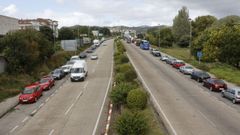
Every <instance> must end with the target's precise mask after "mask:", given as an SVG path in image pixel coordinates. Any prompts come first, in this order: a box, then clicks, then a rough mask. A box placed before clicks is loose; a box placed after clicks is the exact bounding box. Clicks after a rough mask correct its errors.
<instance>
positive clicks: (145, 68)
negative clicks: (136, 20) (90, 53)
mask: <svg viewBox="0 0 240 135" xmlns="http://www.w3.org/2000/svg"><path fill="white" fill-rule="evenodd" d="M125 46H126V49H127V54H128V56H129V58H130V60H131V61H132V63H133V65H134V67H135V68H136V70H137V72H138V73H139V78H140V79H142V81H143V84H144V85H145V87H146V89H147V90H148V91H149V93H150V95H151V98H152V101H153V103H154V106H155V107H156V108H157V111H158V113H159V114H160V115H161V116H162V117H163V119H164V122H165V125H166V127H167V128H168V129H169V131H170V134H173V135H239V134H240V128H239V125H240V113H239V112H240V110H239V105H230V104H231V102H230V101H228V100H226V99H223V98H221V97H220V94H219V93H216V92H210V91H209V90H207V89H206V88H204V87H202V85H201V84H200V83H198V82H196V81H193V80H191V79H190V77H188V76H186V75H183V74H181V73H179V71H177V70H176V69H173V68H172V67H171V66H169V65H167V64H165V63H164V62H161V61H160V60H159V58H156V57H153V56H152V55H151V54H150V53H149V51H144V50H141V49H140V48H139V47H137V46H135V45H130V44H126V43H125Z"/></svg>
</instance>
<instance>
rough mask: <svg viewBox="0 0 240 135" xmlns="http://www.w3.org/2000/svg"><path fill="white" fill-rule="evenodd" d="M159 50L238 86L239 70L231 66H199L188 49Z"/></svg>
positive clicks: (205, 64)
mask: <svg viewBox="0 0 240 135" xmlns="http://www.w3.org/2000/svg"><path fill="white" fill-rule="evenodd" d="M160 50H161V51H162V52H164V53H167V54H169V55H171V56H173V57H176V58H178V59H182V60H184V61H185V62H187V63H189V64H191V65H193V66H195V67H196V68H199V69H202V70H205V71H208V72H210V73H211V74H213V75H215V76H216V77H217V78H220V79H224V80H226V81H228V82H231V83H234V84H236V85H238V86H240V70H239V69H237V68H235V67H233V66H230V65H227V64H224V63H219V62H216V63H206V62H201V63H200V64H199V63H198V61H197V60H196V59H194V57H193V56H191V55H190V50H189V48H179V47H173V48H161V49H160Z"/></svg>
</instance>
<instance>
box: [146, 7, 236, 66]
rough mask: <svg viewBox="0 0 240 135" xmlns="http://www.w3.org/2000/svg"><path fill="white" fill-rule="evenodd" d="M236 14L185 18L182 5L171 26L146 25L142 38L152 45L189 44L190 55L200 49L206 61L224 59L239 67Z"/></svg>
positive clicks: (184, 8)
mask: <svg viewBox="0 0 240 135" xmlns="http://www.w3.org/2000/svg"><path fill="white" fill-rule="evenodd" d="M238 24H240V17H239V16H227V17H224V18H222V19H219V20H218V19H217V18H216V17H214V16H211V15H206V16H199V17H197V18H196V19H195V20H191V19H189V13H188V9H187V8H186V7H183V8H182V9H181V10H179V12H178V15H177V16H176V17H175V18H174V19H173V26H171V27H167V26H161V27H154V28H152V29H149V30H148V31H147V34H146V39H147V40H149V41H150V42H151V43H152V44H154V45H160V46H161V47H171V46H172V45H173V44H176V45H178V46H180V47H190V49H191V53H192V55H194V56H195V57H196V54H197V51H202V52H203V60H204V61H206V62H216V61H220V62H224V63H228V64H231V65H233V66H235V67H239V66H240V64H239V62H240V53H239V52H240V47H238V44H240V42H239V41H240V37H239V29H240V25H238ZM190 43H191V44H190Z"/></svg>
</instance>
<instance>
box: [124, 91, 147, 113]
mask: <svg viewBox="0 0 240 135" xmlns="http://www.w3.org/2000/svg"><path fill="white" fill-rule="evenodd" d="M146 105H147V95H146V93H145V92H143V91H142V90H140V89H135V90H131V91H130V92H129V94H128V96H127V106H128V107H129V108H130V109H137V110H138V109H140V110H142V109H144V108H145V107H146Z"/></svg>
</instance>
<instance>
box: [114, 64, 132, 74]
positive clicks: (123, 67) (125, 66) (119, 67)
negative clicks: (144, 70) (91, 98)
mask: <svg viewBox="0 0 240 135" xmlns="http://www.w3.org/2000/svg"><path fill="white" fill-rule="evenodd" d="M131 69H132V67H131V65H130V64H128V63H125V64H122V65H117V66H116V67H115V71H116V72H121V73H123V72H126V71H128V70H131Z"/></svg>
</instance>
